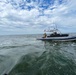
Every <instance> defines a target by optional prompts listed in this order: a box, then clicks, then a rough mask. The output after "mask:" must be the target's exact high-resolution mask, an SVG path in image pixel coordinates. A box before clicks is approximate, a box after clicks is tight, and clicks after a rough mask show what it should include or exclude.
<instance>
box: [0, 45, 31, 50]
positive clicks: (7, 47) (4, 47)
mask: <svg viewBox="0 0 76 75" xmlns="http://www.w3.org/2000/svg"><path fill="white" fill-rule="evenodd" d="M30 45H31V44H27V45H18V46H3V47H0V49H10V48H18V47H26V46H30Z"/></svg>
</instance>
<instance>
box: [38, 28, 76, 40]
mask: <svg viewBox="0 0 76 75" xmlns="http://www.w3.org/2000/svg"><path fill="white" fill-rule="evenodd" d="M47 32H50V34H49V35H47V34H46V33H44V34H43V37H41V38H37V40H42V41H76V35H75V36H74V35H69V34H62V33H61V32H60V31H59V30H58V29H57V28H54V29H53V30H50V31H47Z"/></svg>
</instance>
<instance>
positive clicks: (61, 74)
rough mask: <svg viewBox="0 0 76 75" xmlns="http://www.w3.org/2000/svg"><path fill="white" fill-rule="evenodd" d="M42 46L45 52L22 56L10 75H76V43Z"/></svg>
mask: <svg viewBox="0 0 76 75" xmlns="http://www.w3.org/2000/svg"><path fill="white" fill-rule="evenodd" d="M42 44H44V48H43V49H45V50H44V51H40V52H33V53H29V54H27V55H24V56H22V57H21V59H20V61H19V62H18V64H17V65H16V66H15V67H14V68H13V69H12V71H11V72H10V73H9V75H76V43H75V42H42ZM34 49H35V48H34Z"/></svg>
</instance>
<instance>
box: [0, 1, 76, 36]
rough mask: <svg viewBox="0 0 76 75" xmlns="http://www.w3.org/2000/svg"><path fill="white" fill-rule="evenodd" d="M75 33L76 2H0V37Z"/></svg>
mask: <svg viewBox="0 0 76 75" xmlns="http://www.w3.org/2000/svg"><path fill="white" fill-rule="evenodd" d="M54 25H57V28H58V29H59V30H60V31H61V32H64V33H68V32H69V33H73V32H74V33H75V32H76V0H0V35H12V34H40V33H43V32H44V30H45V29H51V28H53V27H54Z"/></svg>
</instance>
